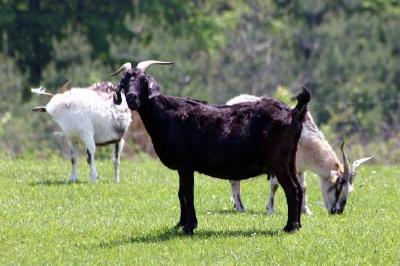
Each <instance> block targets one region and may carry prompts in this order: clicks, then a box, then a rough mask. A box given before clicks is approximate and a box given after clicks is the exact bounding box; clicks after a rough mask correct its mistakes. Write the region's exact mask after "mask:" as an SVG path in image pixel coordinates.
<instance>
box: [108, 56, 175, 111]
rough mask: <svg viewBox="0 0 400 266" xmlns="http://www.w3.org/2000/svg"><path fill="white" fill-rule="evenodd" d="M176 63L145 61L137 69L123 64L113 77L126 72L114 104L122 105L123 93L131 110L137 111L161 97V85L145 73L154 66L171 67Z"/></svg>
mask: <svg viewBox="0 0 400 266" xmlns="http://www.w3.org/2000/svg"><path fill="white" fill-rule="evenodd" d="M173 63H174V62H165V61H154V60H150V61H143V62H140V63H139V64H138V65H137V66H136V68H135V69H133V68H132V65H131V63H125V64H123V65H122V66H121V67H120V68H119V69H118V70H117V71H115V72H114V73H112V74H111V75H117V74H118V73H120V72H122V71H124V76H123V78H122V79H121V82H120V83H119V85H118V89H117V92H116V94H115V95H114V103H115V104H120V103H121V99H122V98H121V92H123V93H124V94H125V97H126V101H127V103H128V106H129V108H130V109H131V110H137V109H139V108H140V106H141V105H142V104H143V103H144V102H145V101H147V100H148V99H151V98H153V97H155V96H157V95H160V85H158V83H157V81H156V80H155V79H154V78H153V77H151V76H150V75H147V74H146V73H145V71H146V69H147V68H148V67H149V66H151V65H153V64H160V65H170V64H173Z"/></svg>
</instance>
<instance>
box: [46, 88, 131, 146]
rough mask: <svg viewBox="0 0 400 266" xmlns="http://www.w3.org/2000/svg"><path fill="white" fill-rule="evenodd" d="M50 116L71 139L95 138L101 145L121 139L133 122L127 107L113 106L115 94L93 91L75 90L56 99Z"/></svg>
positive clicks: (50, 103) (50, 105)
mask: <svg viewBox="0 0 400 266" xmlns="http://www.w3.org/2000/svg"><path fill="white" fill-rule="evenodd" d="M46 110H47V112H48V113H49V114H50V115H51V116H52V118H53V119H54V120H55V121H56V122H57V124H58V125H59V126H60V127H61V129H62V130H63V132H64V134H66V135H67V136H68V137H77V138H81V137H82V135H85V134H89V135H93V136H94V138H95V142H96V143H97V144H102V143H106V142H110V141H116V140H118V139H120V138H121V137H122V136H123V134H124V133H125V132H126V131H127V129H128V127H129V124H130V122H131V113H130V110H129V108H128V106H127V104H126V101H123V104H121V105H119V106H117V105H114V104H113V100H112V94H106V93H102V92H98V91H95V90H92V89H74V88H73V89H71V90H69V91H66V92H64V93H62V94H57V95H55V96H54V97H53V98H52V99H51V100H50V101H49V103H48V104H47V105H46Z"/></svg>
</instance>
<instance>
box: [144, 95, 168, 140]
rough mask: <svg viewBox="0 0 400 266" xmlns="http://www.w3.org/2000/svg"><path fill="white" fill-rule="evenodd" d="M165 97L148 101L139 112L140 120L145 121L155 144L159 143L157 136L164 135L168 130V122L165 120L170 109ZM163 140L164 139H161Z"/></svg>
mask: <svg viewBox="0 0 400 266" xmlns="http://www.w3.org/2000/svg"><path fill="white" fill-rule="evenodd" d="M164 98H165V97H164V96H163V95H159V96H156V97H154V98H152V99H149V100H148V101H146V102H145V103H144V104H143V106H141V107H140V108H139V110H138V113H139V115H140V118H141V119H142V121H143V124H144V127H145V128H146V130H147V132H148V133H149V135H150V137H151V139H152V141H153V144H156V143H155V142H158V141H159V138H157V136H161V135H162V134H164V132H163V131H165V130H167V125H165V123H167V120H166V119H164V116H165V112H166V110H167V109H168V107H166V105H165V99H164ZM161 139H162V138H161Z"/></svg>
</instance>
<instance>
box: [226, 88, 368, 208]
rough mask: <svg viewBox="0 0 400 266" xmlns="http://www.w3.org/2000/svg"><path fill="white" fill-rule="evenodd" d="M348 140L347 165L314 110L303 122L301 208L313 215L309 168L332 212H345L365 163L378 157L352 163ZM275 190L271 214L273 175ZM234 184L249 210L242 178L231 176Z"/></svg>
mask: <svg viewBox="0 0 400 266" xmlns="http://www.w3.org/2000/svg"><path fill="white" fill-rule="evenodd" d="M259 100H261V98H260V97H256V96H252V95H246V94H244V95H240V96H237V97H235V98H232V99H231V100H229V101H228V102H227V104H228V105H233V104H238V103H243V102H255V101H259ZM343 146H344V144H343V145H342V147H341V151H342V155H343V165H344V166H343V165H342V164H341V162H340V161H339V160H338V158H337V156H336V154H335V152H334V151H333V149H332V147H331V146H330V145H329V143H328V142H327V141H326V140H325V137H324V135H323V134H322V132H321V131H320V130H319V129H318V127H317V125H316V124H315V122H314V120H313V118H312V116H311V114H310V112H307V114H306V117H305V120H304V122H303V130H302V132H301V136H300V140H299V148H298V150H297V155H296V166H297V177H298V179H299V182H300V185H301V187H302V188H303V202H302V207H301V211H302V213H306V214H308V215H312V213H311V211H310V208H309V207H308V206H307V194H306V188H307V187H306V180H305V173H304V172H305V171H306V170H307V169H310V170H311V171H313V172H314V173H316V174H317V175H319V177H320V179H321V192H322V195H323V198H324V203H325V207H326V208H327V209H328V211H329V212H330V213H331V214H340V213H343V211H344V208H345V206H346V201H347V198H348V196H349V193H350V192H351V191H352V190H353V180H354V177H355V176H356V174H357V170H358V168H359V167H360V165H361V164H363V163H365V162H366V161H368V160H370V159H372V158H374V156H371V157H367V158H362V159H359V160H356V161H355V162H354V163H353V166H352V167H350V162H349V160H348V158H347V155H346V153H345V151H344V147H343ZM269 179H270V185H271V186H270V188H271V194H270V196H269V199H268V201H267V205H266V209H267V212H268V213H269V214H273V213H274V212H275V210H274V198H275V192H276V190H277V189H278V186H279V183H278V180H277V179H276V177H274V176H270V177H269ZM230 182H231V186H232V197H233V199H234V208H235V209H236V210H237V211H239V212H243V211H245V208H244V206H243V203H242V200H241V197H240V180H230Z"/></svg>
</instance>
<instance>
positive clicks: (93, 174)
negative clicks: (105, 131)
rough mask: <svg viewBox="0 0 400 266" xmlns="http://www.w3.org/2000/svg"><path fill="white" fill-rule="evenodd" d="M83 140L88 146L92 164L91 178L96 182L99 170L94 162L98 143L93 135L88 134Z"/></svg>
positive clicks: (89, 159)
mask: <svg viewBox="0 0 400 266" xmlns="http://www.w3.org/2000/svg"><path fill="white" fill-rule="evenodd" d="M83 141H84V142H85V144H86V148H87V155H88V158H87V161H88V163H89V165H90V180H91V181H92V182H96V180H97V172H96V165H95V163H94V154H95V153H96V144H95V142H94V139H93V136H90V137H89V136H87V137H85V138H83Z"/></svg>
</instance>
